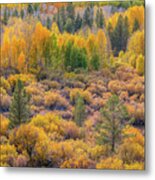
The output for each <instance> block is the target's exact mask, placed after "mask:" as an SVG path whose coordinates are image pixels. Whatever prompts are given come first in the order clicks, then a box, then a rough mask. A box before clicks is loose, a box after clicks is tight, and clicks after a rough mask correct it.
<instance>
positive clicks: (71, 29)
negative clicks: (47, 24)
mask: <svg viewBox="0 0 155 180" xmlns="http://www.w3.org/2000/svg"><path fill="white" fill-rule="evenodd" d="M64 29H65V30H66V31H67V32H68V33H74V21H73V20H72V19H71V18H67V21H66V24H65V26H64Z"/></svg>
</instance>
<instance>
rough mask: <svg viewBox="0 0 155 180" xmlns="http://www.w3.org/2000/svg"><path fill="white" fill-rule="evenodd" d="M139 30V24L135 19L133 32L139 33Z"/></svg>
mask: <svg viewBox="0 0 155 180" xmlns="http://www.w3.org/2000/svg"><path fill="white" fill-rule="evenodd" d="M139 28H140V26H139V22H138V20H137V19H135V21H134V25H133V30H132V32H135V31H137V30H138V29H139Z"/></svg>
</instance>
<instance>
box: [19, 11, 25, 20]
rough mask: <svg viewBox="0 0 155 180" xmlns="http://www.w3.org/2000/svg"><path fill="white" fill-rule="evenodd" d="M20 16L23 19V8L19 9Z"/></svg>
mask: <svg viewBox="0 0 155 180" xmlns="http://www.w3.org/2000/svg"><path fill="white" fill-rule="evenodd" d="M20 17H21V18H22V19H23V18H24V10H23V9H21V11H20Z"/></svg>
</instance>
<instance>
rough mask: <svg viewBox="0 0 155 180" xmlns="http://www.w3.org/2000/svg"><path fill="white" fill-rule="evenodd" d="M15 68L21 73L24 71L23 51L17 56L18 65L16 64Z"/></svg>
mask: <svg viewBox="0 0 155 180" xmlns="http://www.w3.org/2000/svg"><path fill="white" fill-rule="evenodd" d="M17 68H18V70H19V71H20V72H21V73H24V70H25V55H24V53H23V52H21V53H20V55H19V57H18V66H17Z"/></svg>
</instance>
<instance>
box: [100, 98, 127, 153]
mask: <svg viewBox="0 0 155 180" xmlns="http://www.w3.org/2000/svg"><path fill="white" fill-rule="evenodd" d="M101 115H102V123H101V124H99V125H98V127H97V128H98V130H99V132H100V135H99V137H98V139H97V140H98V142H99V144H109V145H110V146H111V151H112V152H115V148H116V145H117V144H118V143H119V142H121V140H122V138H123V134H122V129H123V128H124V127H125V125H126V124H127V123H124V122H123V121H124V120H126V118H128V113H127V110H126V108H125V106H123V104H122V102H120V101H119V97H118V96H116V95H113V96H112V97H111V98H110V99H109V100H108V102H107V104H106V105H105V107H104V108H103V109H101Z"/></svg>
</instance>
